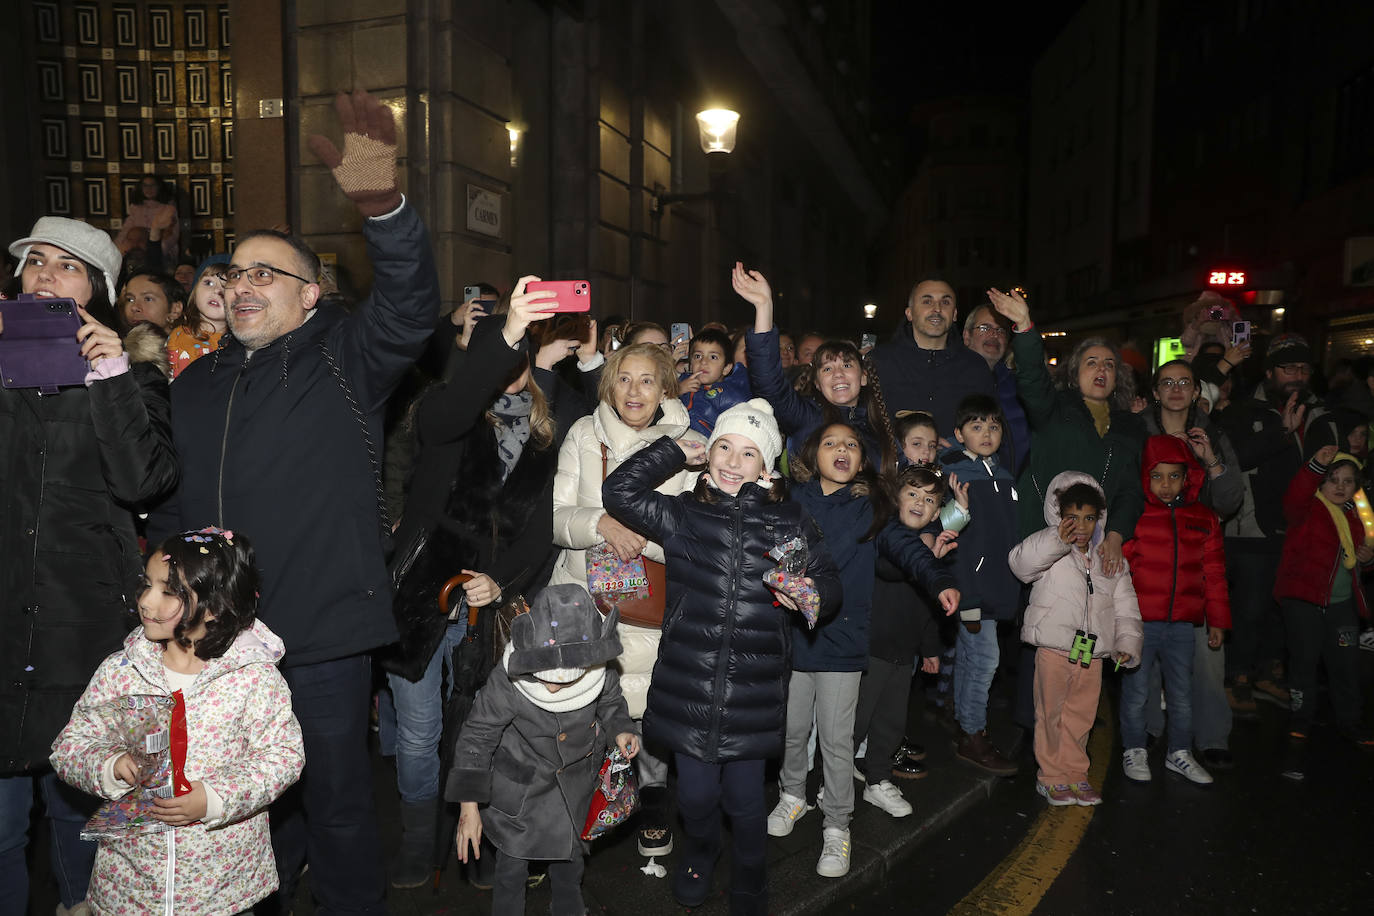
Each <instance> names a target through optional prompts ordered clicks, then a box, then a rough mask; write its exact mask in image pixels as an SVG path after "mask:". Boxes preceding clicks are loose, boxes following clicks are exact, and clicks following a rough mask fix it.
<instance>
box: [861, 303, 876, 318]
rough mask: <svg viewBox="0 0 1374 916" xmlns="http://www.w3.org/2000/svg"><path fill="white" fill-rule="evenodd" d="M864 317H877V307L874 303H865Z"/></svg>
mask: <svg viewBox="0 0 1374 916" xmlns="http://www.w3.org/2000/svg"><path fill="white" fill-rule="evenodd" d="M864 317H865V318H877V317H878V307H877V306H876V305H874V304H873V303H872V302H870V303H868V304H866V305H865V306H864Z"/></svg>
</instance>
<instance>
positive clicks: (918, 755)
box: [897, 737, 926, 760]
mask: <svg viewBox="0 0 1374 916" xmlns="http://www.w3.org/2000/svg"><path fill="white" fill-rule="evenodd" d="M897 754H898V756H900V757H905V758H906V759H908V760H925V759H926V749H925V746H924V745H921V744H917V743H916V742H915V741H912V740H911V739H910V738H906V737H903V738H902V745H901V747H899V748H898V749H897Z"/></svg>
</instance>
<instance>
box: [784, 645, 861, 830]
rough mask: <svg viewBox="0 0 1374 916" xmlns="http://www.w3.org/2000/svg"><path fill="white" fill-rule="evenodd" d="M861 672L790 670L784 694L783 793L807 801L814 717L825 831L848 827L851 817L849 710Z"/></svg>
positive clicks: (851, 726)
mask: <svg viewBox="0 0 1374 916" xmlns="http://www.w3.org/2000/svg"><path fill="white" fill-rule="evenodd" d="M862 677H863V672H861V671H793V672H792V680H791V683H790V684H789V686H788V693H787V740H786V742H785V744H784V745H783V751H782V775H781V780H780V782H781V783H782V790H783V791H784V792H786V793H787V794H788V795H795V796H797V797H798V798H805V797H806V739H807V737H808V736H809V735H810V733H811V720H812V716H813V715H814V716H815V721H816V735H817V737H818V739H819V742H820V746H821V764H822V772H823V773H824V774H825V798H823V799H822V800H821V813H822V814H824V815H825V824H824V826H826V827H839V828H842V829H843V828H847V827H849V819H850V817H851V816H852V815H853V814H854V707H855V705H856V704H857V703H858V701H859V681H860V679H861V678H862Z"/></svg>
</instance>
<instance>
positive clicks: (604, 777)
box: [582, 747, 639, 840]
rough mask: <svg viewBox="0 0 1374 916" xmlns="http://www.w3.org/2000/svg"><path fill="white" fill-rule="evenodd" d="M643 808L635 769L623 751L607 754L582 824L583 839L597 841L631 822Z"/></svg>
mask: <svg viewBox="0 0 1374 916" xmlns="http://www.w3.org/2000/svg"><path fill="white" fill-rule="evenodd" d="M638 808H639V780H637V779H636V778H635V768H634V767H632V766H631V765H630V761H629V760H627V759H625V755H624V754H622V753H621V752H620V748H618V747H613V748H611V749H610V750H608V751H606V759H605V760H603V761H601V772H600V773H598V774H597V776H596V791H595V792H593V793H592V803H591V807H589V808H588V809H587V821H586V823H584V824H583V825H582V839H584V840H594V839H596V838H597V837H599V836H601V835H603V834H604V833H606V832H607V831H608V830H610V829H611V828H612V827H614V826H615V825H616V824H620V823H623V822H624V821H626V820H628V819H629V817H630V815H631V814H634V812H635V811H636V810H637V809H638Z"/></svg>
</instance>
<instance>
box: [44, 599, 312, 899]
mask: <svg viewBox="0 0 1374 916" xmlns="http://www.w3.org/2000/svg"><path fill="white" fill-rule="evenodd" d="M284 651H285V650H284V647H283V645H282V641H281V639H279V638H278V637H277V635H276V634H275V633H273V632H272V631H271V630H270V629H268V628H267V626H266V625H265V624H263V623H262V622H261V621H258V622H256V623H254V624H253V626H252V628H251V629H249V630H246V631H244V632H243V633H240V634H239V635H238V637H237V638H236V639H235V640H234V642H233V644H231V645H230V647H229V649H228V650H227V651H226V652H225V653H224V655H222V656H220V657H219V658H215V659H211V660H209V661H207V662H206V663H205V668H204V669H203V670H202V671H201V672H200V673H199V674H197V675H196V678H195V681H194V682H192V684H191V686H190V687H189V688H187V689H186V690H185V691H183V694H182V695H183V697H184V698H185V702H186V732H187V750H186V770H185V772H186V778H187V780H189V781H192V782H194V781H196V780H200V781H201V782H203V783H204V784H205V785H206V786H207V787H209V788H211V789H213V790H214V794H215V796H218V798H219V800H220V802H221V806H220V807H221V808H222V810H220V811H219V812H218V816H214V815H215V812H213V811H212V812H210V813H208V814H207V816H206V818H205V819H204V820H203V821H201V822H198V823H195V824H191V825H189V826H186V827H177V828H176V829H174V830H168V831H166V832H163V833H152V834H142V835H139V836H136V837H132V838H130V839H126V840H102V841H101V842H100V845H99V848H98V850H97V851H96V856H95V869H94V871H93V872H92V874H91V886H90V892H89V895H88V897H87V900H88V901H89V903H90V905H91V911H92V912H94V913H97V914H103V913H119V914H124V913H129V914H134V913H139V914H143V913H154V912H165V913H171V912H173V911H175V912H177V913H197V914H203V916H219V914H231V913H240V912H242V911H243V910H246V909H248V908H249V907H251V906H252V905H253V904H254V903H256V902H257V901H259V900H261V899H263V898H264V897H266V896H267V895H268V894H269V893H271V892H272V891H273V890H275V889H276V888H277V866H276V861H275V860H274V858H273V856H272V842H271V836H270V834H269V832H268V829H267V805H268V804H269V803H270V802H272V801H273V800H274V799H276V798H277V797H278V796H279V795H281V793H282V792H284V791H285V790H286V788H287V787H288V786H290V785H291V784H292V783H294V782H295V781H296V780H297V779H298V778H299V777H300V773H301V768H302V767H303V766H304V764H305V748H304V745H303V744H302V743H301V729H300V725H299V724H298V723H297V722H296V717H295V716H294V715H293V714H292V712H291V692H290V690H289V689H288V688H287V686H286V681H284V680H283V679H282V676H281V673H280V672H278V671H277V663H278V662H279V661H280V660H281V657H282V654H283V652H284ZM171 692H172V691H171V689H170V687H169V685H168V683H167V677H166V673H165V670H164V668H163V666H162V648H161V647H160V646H159V645H158V644H156V643H153V642H151V641H149V640H148V639H146V638H145V637H144V635H143V628H142V627H139V628H137V629H135V630H134V631H133V632H132V633H130V634H129V637H128V639H126V640H125V641H124V648H123V650H122V651H119V652H116V653H114V654H113V655H110V656H109V657H108V658H106V659H105V661H103V662H102V663H101V664H100V667H99V668H98V669H97V670H96V673H95V676H94V677H92V678H91V682H90V684H89V685H88V686H87V688H86V692H85V693H84V694H82V696H81V699H80V700H78V701H77V704H76V707H75V708H74V709H73V710H72V717H71V721H69V722H68V723H67V727H66V728H64V729H63V730H62V733H61V734H60V735H58V736H57V740H56V741H55V742H53V751H52V758H51V760H52V765H53V768H54V769H55V770H56V771H57V774H58V775H59V776H61V777H62V778H63V779H64V780H66V781H67V782H69V783H71V784H72V785H74V786H76V787H78V788H80V789H83V790H84V791H86V792H90V793H92V794H94V795H99V796H101V797H104V798H117V797H119V795H120V794H121V793H120V792H119V791H117V790H116V791H111V789H112V788H113V786H114V785H116V783H114V782H113V781H112V780H111V777H110V774H109V773H108V772H107V767H108V764H109V762H110V761H112V760H113V759H114V758H115V757H116V756H117V755H118V754H119V753H120V752H121V751H122V750H123V747H122V746H121V745H120V744H118V743H116V742H115V741H114V740H113V739H112V736H110V735H109V734H108V733H107V732H106V727H105V726H104V725H103V724H102V722H101V719H100V718H99V717H98V716H97V715H96V713H95V710H96V708H97V707H99V706H102V705H104V704H106V703H109V702H112V701H113V700H116V699H118V698H119V697H124V696H131V695H137V694H153V695H160V696H170V695H171ZM118 785H122V784H118ZM126 791H127V790H126ZM169 883H170V887H169V886H168V884H169Z"/></svg>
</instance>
